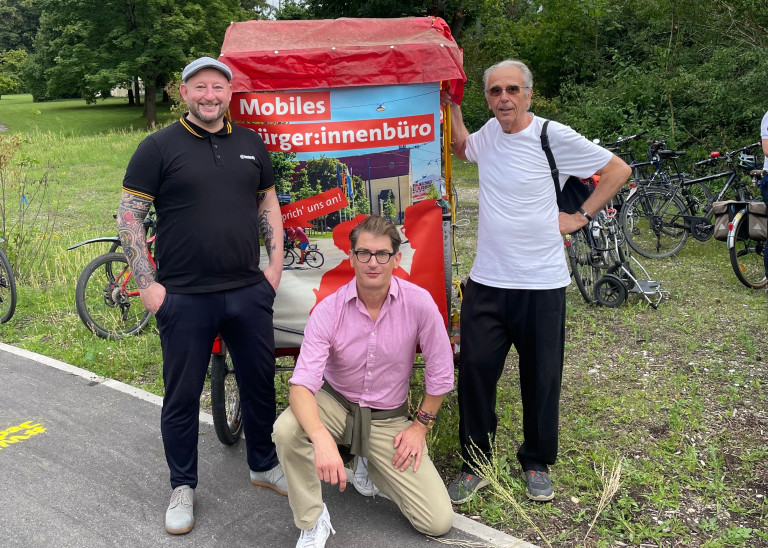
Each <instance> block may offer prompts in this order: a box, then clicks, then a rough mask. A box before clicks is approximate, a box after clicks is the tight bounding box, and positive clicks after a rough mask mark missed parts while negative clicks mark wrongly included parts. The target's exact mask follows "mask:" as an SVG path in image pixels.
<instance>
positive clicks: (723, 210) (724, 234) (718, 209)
mask: <svg viewBox="0 0 768 548" xmlns="http://www.w3.org/2000/svg"><path fill="white" fill-rule="evenodd" d="M743 207H744V203H743V202H737V201H736V200H727V201H725V202H715V203H714V204H712V213H713V214H714V215H715V233H714V238H715V240H718V241H721V242H724V241H726V240H727V239H728V223H730V222H731V221H732V220H733V217H734V215H736V214H737V213H738V212H739V211H740V210H741V208H743Z"/></svg>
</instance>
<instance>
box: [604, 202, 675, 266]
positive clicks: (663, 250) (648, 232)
mask: <svg viewBox="0 0 768 548" xmlns="http://www.w3.org/2000/svg"><path fill="white" fill-rule="evenodd" d="M686 214H687V210H686V207H685V205H684V204H683V201H682V200H681V199H680V198H679V197H678V196H672V197H671V198H670V197H668V196H667V193H666V192H665V191H663V190H658V189H653V188H647V189H643V190H640V191H638V192H636V193H635V194H634V195H632V196H631V197H630V198H629V199H627V201H626V203H625V204H624V207H623V208H622V210H621V217H620V218H619V223H620V225H621V229H622V230H623V231H624V237H625V238H626V240H627V243H628V244H629V246H630V247H631V248H632V249H634V250H635V251H637V252H638V253H639V254H640V255H642V256H643V257H648V258H649V259H660V258H663V257H671V256H672V255H674V254H675V253H677V252H678V251H680V250H681V249H682V248H683V246H684V245H685V242H686V240H687V239H688V230H687V229H686V228H685V219H684V218H683V215H686Z"/></svg>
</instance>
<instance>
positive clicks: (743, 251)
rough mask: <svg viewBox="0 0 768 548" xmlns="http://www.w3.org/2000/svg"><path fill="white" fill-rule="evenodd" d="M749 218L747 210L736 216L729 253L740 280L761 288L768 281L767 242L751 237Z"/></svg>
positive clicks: (755, 287) (729, 243)
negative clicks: (766, 263) (766, 266)
mask: <svg viewBox="0 0 768 548" xmlns="http://www.w3.org/2000/svg"><path fill="white" fill-rule="evenodd" d="M748 220H749V215H746V212H745V210H742V211H740V212H739V213H737V214H736V215H735V216H734V218H733V229H732V230H731V232H730V234H728V254H729V255H730V257H731V266H732V267H733V271H734V272H735V273H736V277H737V278H738V279H739V281H740V282H741V283H743V284H744V285H745V286H747V287H750V288H752V289H760V288H761V287H765V285H766V283H768V280H766V277H765V264H764V262H763V253H765V242H759V241H756V240H753V239H752V238H750V237H749V227H748ZM732 238H733V239H732Z"/></svg>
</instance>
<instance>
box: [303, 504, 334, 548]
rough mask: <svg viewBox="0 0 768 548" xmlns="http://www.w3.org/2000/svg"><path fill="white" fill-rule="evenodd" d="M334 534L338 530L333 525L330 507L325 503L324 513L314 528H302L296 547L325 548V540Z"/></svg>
mask: <svg viewBox="0 0 768 548" xmlns="http://www.w3.org/2000/svg"><path fill="white" fill-rule="evenodd" d="M331 533H333V534H334V535H335V534H336V531H335V530H334V528H333V525H331V516H330V515H329V514H328V508H327V507H326V506H325V504H323V513H322V514H320V518H319V519H318V520H317V523H315V526H314V527H313V528H312V529H302V530H301V536H299V541H298V542H297V543H296V548H325V541H326V540H328V537H329V536H331Z"/></svg>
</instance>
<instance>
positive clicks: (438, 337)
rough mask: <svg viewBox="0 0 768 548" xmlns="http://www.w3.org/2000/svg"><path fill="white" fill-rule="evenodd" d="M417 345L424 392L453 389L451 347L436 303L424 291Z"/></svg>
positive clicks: (438, 392)
mask: <svg viewBox="0 0 768 548" xmlns="http://www.w3.org/2000/svg"><path fill="white" fill-rule="evenodd" d="M421 301H422V302H421V303H420V304H421V305H422V306H421V321H420V322H419V346H421V354H422V356H424V363H425V366H424V378H425V384H426V387H425V388H426V391H427V394H429V395H431V396H440V395H443V394H446V393H448V392H450V391H451V390H453V376H454V375H453V348H452V347H451V341H450V339H449V338H448V332H447V331H446V329H445V322H444V320H443V317H442V315H441V314H440V311H439V310H438V309H437V305H436V304H435V302H434V301H433V300H432V298H431V297H430V296H429V294H428V293H426V292H425V293H424V297H423V298H422V299H421Z"/></svg>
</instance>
